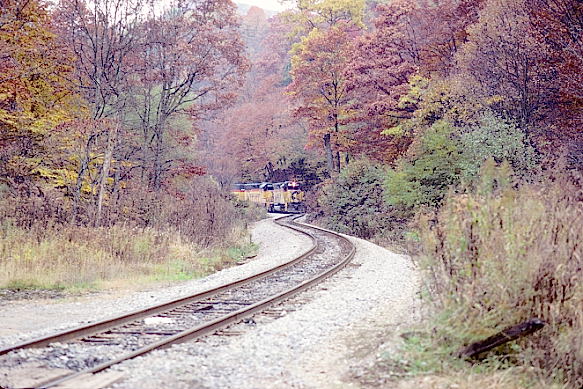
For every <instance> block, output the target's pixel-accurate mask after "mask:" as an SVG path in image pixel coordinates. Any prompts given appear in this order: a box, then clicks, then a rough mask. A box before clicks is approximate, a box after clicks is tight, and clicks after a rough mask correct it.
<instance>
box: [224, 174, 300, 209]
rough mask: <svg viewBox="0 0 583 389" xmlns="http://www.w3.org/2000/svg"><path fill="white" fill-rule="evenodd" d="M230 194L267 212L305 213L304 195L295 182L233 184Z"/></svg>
mask: <svg viewBox="0 0 583 389" xmlns="http://www.w3.org/2000/svg"><path fill="white" fill-rule="evenodd" d="M231 193H232V194H233V195H234V196H235V197H236V198H237V199H238V200H241V201H250V202H252V203H255V204H259V205H261V206H262V207H265V208H266V209H267V211H268V212H282V213H303V212H305V203H304V196H305V194H304V191H303V190H302V188H301V185H300V184H299V183H298V182H296V181H284V182H261V183H249V184H234V185H233V189H232V191H231Z"/></svg>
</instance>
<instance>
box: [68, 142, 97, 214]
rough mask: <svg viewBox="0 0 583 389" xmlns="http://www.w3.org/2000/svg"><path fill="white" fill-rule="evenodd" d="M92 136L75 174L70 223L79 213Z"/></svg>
mask: <svg viewBox="0 0 583 389" xmlns="http://www.w3.org/2000/svg"><path fill="white" fill-rule="evenodd" d="M93 139H94V135H90V136H89V138H88V139H87V142H86V143H85V150H84V151H85V153H84V155H83V157H82V158H81V165H79V171H78V172H77V181H76V182H75V188H74V189H73V209H72V211H71V223H75V222H76V221H77V214H78V213H79V201H81V189H82V188H83V178H84V177H85V173H86V172H87V169H88V168H89V160H90V158H91V144H92V143H93Z"/></svg>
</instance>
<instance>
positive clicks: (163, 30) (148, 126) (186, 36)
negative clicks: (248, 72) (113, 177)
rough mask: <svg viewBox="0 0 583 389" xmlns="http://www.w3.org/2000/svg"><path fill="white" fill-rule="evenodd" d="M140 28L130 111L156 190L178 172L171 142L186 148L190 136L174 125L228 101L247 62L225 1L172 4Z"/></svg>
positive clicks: (189, 130)
mask: <svg viewBox="0 0 583 389" xmlns="http://www.w3.org/2000/svg"><path fill="white" fill-rule="evenodd" d="M143 28H144V32H143V40H142V41H141V43H140V49H139V50H138V51H137V53H136V55H135V61H136V63H137V67H138V69H139V70H138V72H137V73H138V76H137V80H136V84H135V88H134V101H133V107H134V109H135V112H136V114H137V116H138V118H139V126H140V128H141V135H142V137H143V149H142V158H144V161H143V164H144V166H145V167H146V168H147V175H148V182H149V186H150V188H152V189H155V190H158V189H160V188H161V186H162V184H163V181H164V177H165V174H166V173H168V172H169V171H170V170H172V169H173V168H175V167H176V166H174V165H175V162H176V156H175V155H172V150H171V146H174V145H175V143H174V144H173V143H172V142H170V139H169V138H173V141H176V140H177V139H178V140H180V141H181V142H185V143H187V144H188V143H191V141H192V139H193V137H194V131H193V128H192V126H191V127H190V128H188V127H186V128H185V126H184V123H183V124H182V125H180V126H175V127H174V134H172V132H173V131H171V130H172V128H171V127H172V124H174V125H176V123H173V122H172V121H173V120H180V117H183V118H184V117H188V118H189V119H190V120H193V121H197V120H200V119H201V118H205V117H207V116H208V115H209V114H210V113H212V112H213V111H215V110H217V109H219V108H221V107H223V106H224V105H225V104H228V103H229V102H230V101H232V99H233V97H234V95H233V92H234V91H235V89H236V87H237V86H238V85H240V82H241V79H242V75H243V71H244V70H245V68H246V60H245V57H244V52H243V46H242V42H241V41H240V39H239V31H238V22H237V18H236V15H235V6H234V5H233V4H232V3H231V2H230V1H227V0H221V1H213V0H205V1H190V2H183V1H175V2H172V3H171V4H170V5H169V6H168V8H166V9H164V11H163V12H161V13H159V14H158V13H155V12H153V13H152V14H151V16H150V17H149V19H148V21H147V22H146V23H145V25H144V27H143ZM180 127H182V128H180ZM173 135H174V136H173Z"/></svg>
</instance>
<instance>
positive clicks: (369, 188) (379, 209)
mask: <svg viewBox="0 0 583 389" xmlns="http://www.w3.org/2000/svg"><path fill="white" fill-rule="evenodd" d="M384 174H385V170H384V169H383V168H382V167H380V166H379V165H374V164H373V163H371V162H370V161H368V160H359V161H355V162H352V163H350V164H349V165H348V166H347V167H345V168H344V169H343V170H342V171H341V172H340V174H339V176H338V177H337V179H336V180H334V181H329V182H327V184H326V185H324V187H323V188H322V190H321V195H320V196H319V198H318V205H319V206H320V209H321V210H322V212H323V214H324V217H325V221H326V225H327V226H328V227H330V228H333V229H335V230H337V231H340V232H345V233H350V234H354V235H357V236H360V237H363V238H371V237H373V236H375V235H377V234H378V233H381V232H382V231H383V230H384V229H387V228H388V227H389V225H390V223H391V221H392V218H391V216H390V213H389V209H388V207H387V206H386V205H385V203H384V201H383V185H382V183H383V177H384Z"/></svg>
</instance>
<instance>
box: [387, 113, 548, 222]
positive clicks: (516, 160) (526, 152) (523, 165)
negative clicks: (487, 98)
mask: <svg viewBox="0 0 583 389" xmlns="http://www.w3.org/2000/svg"><path fill="white" fill-rule="evenodd" d="M489 159H493V160H494V161H496V162H499V163H500V162H502V161H508V163H509V166H510V168H511V169H512V171H513V172H514V173H515V175H517V176H520V177H525V176H527V175H528V174H530V173H532V172H533V171H534V170H535V169H536V166H537V162H538V161H537V155H536V152H535V150H534V148H533V147H532V146H531V145H530V143H529V141H528V139H527V137H526V135H525V134H524V132H523V131H522V130H520V129H519V128H518V127H516V126H515V125H514V124H511V123H508V122H505V121H503V120H501V119H499V118H498V117H496V116H495V115H494V114H492V113H491V112H486V113H484V114H483V115H482V116H481V117H480V120H479V122H478V123H477V124H476V125H474V126H470V127H467V128H457V127H454V126H453V125H451V124H450V123H449V122H447V121H445V120H439V121H437V122H435V123H434V124H433V125H432V126H431V127H430V128H429V130H427V131H426V132H425V133H424V134H422V135H421V136H420V139H419V140H418V142H417V143H415V144H414V146H413V147H412V150H411V155H410V157H409V158H408V160H403V161H402V162H401V164H400V165H399V166H398V167H397V168H396V169H392V170H390V171H389V172H388V174H387V179H386V182H385V186H386V194H387V195H386V198H387V202H388V203H389V204H390V205H392V206H395V207H397V208H399V209H400V210H401V211H403V212H404V213H405V215H407V216H412V214H413V213H414V212H415V210H417V209H418V208H419V207H421V206H431V207H434V206H438V205H440V204H441V202H442V200H443V198H444V196H445V195H446V193H447V191H448V189H449V188H450V187H451V186H457V185H459V184H460V183H462V182H466V183H468V184H475V182H476V178H477V177H478V173H479V171H480V168H481V167H482V165H483V164H484V163H485V162H486V161H487V160H489Z"/></svg>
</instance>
